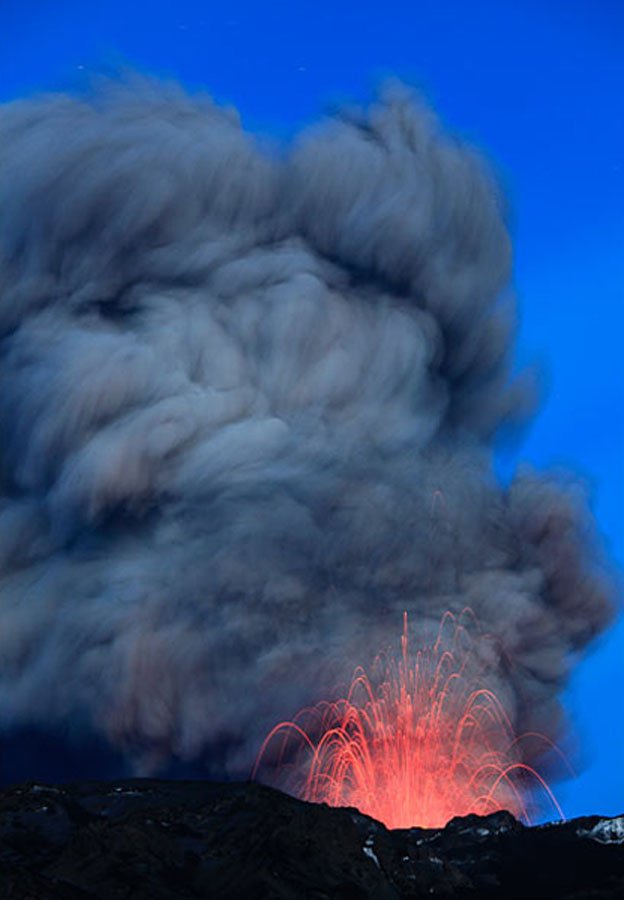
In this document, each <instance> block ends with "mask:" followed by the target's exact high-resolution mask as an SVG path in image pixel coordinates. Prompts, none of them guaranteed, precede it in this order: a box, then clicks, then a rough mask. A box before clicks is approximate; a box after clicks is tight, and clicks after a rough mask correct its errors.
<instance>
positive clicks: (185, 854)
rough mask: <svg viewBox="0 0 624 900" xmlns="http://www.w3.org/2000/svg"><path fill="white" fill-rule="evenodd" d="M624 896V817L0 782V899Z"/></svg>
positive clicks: (209, 787) (227, 788)
mask: <svg viewBox="0 0 624 900" xmlns="http://www.w3.org/2000/svg"><path fill="white" fill-rule="evenodd" d="M135 897H136V898H146V900H147V898H150V900H160V898H170V897H176V898H210V900H221V898H223V900H236V898H250V900H252V898H253V900H273V898H275V900H291V898H292V900H330V898H331V900H365V898H366V900H368V898H370V900H386V898H387V900H393V898H394V900H397V898H417V897H458V898H464V897H465V898H473V900H474V898H484V900H486V898H492V900H494V898H504V900H519V898H529V897H530V898H532V900H534V898H544V900H555V898H557V900H581V898H596V900H598V898H601V900H606V898H624V817H621V818H619V819H601V818H598V817H590V818H584V819H575V820H574V821H571V822H566V823H556V824H552V825H545V826H541V827H535V828H526V827H525V826H523V825H521V824H520V823H519V822H517V821H516V820H515V819H514V818H513V817H512V816H511V815H510V814H509V813H505V812H501V813H496V814H494V815H491V816H487V817H483V818H481V817H478V816H468V817H466V818H461V819H460V818H458V819H453V821H452V822H450V823H449V824H448V825H447V827H446V828H444V829H441V830H427V829H420V828H412V829H409V830H401V831H388V830H387V829H386V828H384V827H383V825H380V824H379V823H378V822H375V821H374V820H373V819H369V818H368V817H366V816H363V815H362V814H360V813H358V812H357V811H356V810H347V809H330V808H329V807H326V806H317V805H314V804H308V803H302V802H300V801H298V800H294V799H293V798H292V797H288V796H286V795H285V794H281V793H279V792H278V791H275V790H272V789H270V788H266V787H262V786H260V785H257V784H214V783H210V782H164V781H155V780H143V779H141V780H130V781H122V782H119V781H116V782H85V783H80V784H75V785H71V786H56V787H54V786H47V785H39V784H31V783H29V784H24V785H21V786H17V787H13V788H9V789H6V790H4V791H3V792H2V793H1V794H0V898H2V900H4V898H32V900H48V898H50V900H52V898H54V900H94V898H98V900H99V898H102V900H116V898H135Z"/></svg>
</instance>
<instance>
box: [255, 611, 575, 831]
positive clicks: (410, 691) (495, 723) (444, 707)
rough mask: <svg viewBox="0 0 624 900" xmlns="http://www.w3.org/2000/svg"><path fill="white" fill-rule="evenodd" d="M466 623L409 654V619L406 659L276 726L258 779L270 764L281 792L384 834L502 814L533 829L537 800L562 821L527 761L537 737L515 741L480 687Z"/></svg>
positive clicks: (450, 623)
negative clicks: (380, 827) (360, 818)
mask: <svg viewBox="0 0 624 900" xmlns="http://www.w3.org/2000/svg"><path fill="white" fill-rule="evenodd" d="M470 615H471V612H470V610H464V612H463V613H462V615H461V616H460V617H459V618H457V617H456V616H454V615H453V614H452V613H448V612H447V613H445V615H444V616H443V618H442V621H441V623H440V628H439V631H438V635H437V639H436V641H435V643H434V644H433V645H431V646H427V647H424V648H422V649H420V650H418V651H417V652H416V653H415V654H410V649H409V642H408V623H407V613H404V614H403V634H402V636H401V652H400V654H399V655H398V658H397V657H396V656H393V655H392V654H383V655H380V656H378V657H377V659H376V660H375V664H374V666H373V677H372V678H371V677H369V676H368V675H367V673H366V671H365V670H364V669H363V668H361V667H360V668H358V669H356V671H355V673H354V676H353V680H352V683H351V686H350V689H349V691H348V694H347V696H346V697H344V698H341V699H339V700H336V701H334V702H321V703H318V704H317V705H316V706H315V707H307V708H305V709H302V710H301V711H300V712H299V713H298V714H297V715H296V716H295V718H294V719H293V720H292V721H288V722H280V723H279V724H278V725H276V726H275V728H273V729H272V731H271V732H270V733H269V735H268V736H267V738H266V739H265V741H264V743H263V745H262V747H261V749H260V753H259V754H258V757H257V760H256V765H255V767H254V772H253V777H256V775H257V773H258V771H259V769H260V768H261V767H263V765H264V763H265V762H266V761H267V759H268V758H269V757H271V758H272V760H273V761H275V762H276V763H277V766H276V770H275V771H276V778H274V779H273V782H272V783H274V784H275V786H276V787H279V788H281V789H283V790H285V791H287V792H288V793H291V794H293V795H295V796H298V797H300V798H301V799H303V800H309V801H312V802H317V803H328V804H329V805H330V806H355V807H357V808H358V809H359V810H360V811H361V812H363V813H365V814H367V815H369V816H372V817H373V818H375V819H377V820H379V821H381V822H383V823H384V824H385V825H386V826H387V827H388V828H409V827H412V826H420V827H427V828H437V827H443V826H444V825H445V824H446V823H447V822H448V821H449V820H450V819H451V818H453V817H454V816H465V815H468V814H469V813H477V814H479V815H486V814H488V813H492V812H495V811H496V810H500V809H507V810H509V811H510V812H511V813H513V814H514V815H515V816H516V817H517V818H519V819H523V820H524V821H526V822H530V821H531V820H532V812H531V809H532V806H531V804H532V800H531V799H530V798H532V797H533V796H534V795H535V793H536V790H537V792H538V793H539V794H540V795H541V797H542V799H545V800H546V801H547V803H548V804H549V805H550V806H551V807H552V808H553V811H556V813H557V815H558V816H559V817H560V818H563V813H562V812H561V809H560V807H559V805H558V803H557V801H556V799H555V797H554V795H553V793H552V791H551V789H550V788H549V786H548V784H547V783H546V781H545V780H544V778H543V777H542V776H541V775H540V774H539V773H538V772H537V771H536V770H535V769H534V768H532V767H530V766H529V765H527V764H525V763H524V762H522V755H521V742H522V740H523V739H525V738H528V737H529V735H524V736H521V737H520V738H518V737H516V736H515V735H514V732H513V727H512V724H511V721H510V718H509V716H508V715H507V713H506V711H505V708H504V706H503V703H502V702H501V700H500V699H499V698H498V697H497V695H496V694H495V693H494V692H493V691H492V690H490V689H489V688H488V687H486V686H484V684H483V683H482V681H481V678H480V677H479V674H478V670H479V665H478V664H475V663H476V661H477V658H478V649H479V646H478V645H479V641H483V640H484V638H483V637H481V636H477V637H473V636H471V634H470V631H469V629H468V628H467V626H466V625H465V624H464V622H465V620H466V619H467V618H469V616H470ZM373 685H376V686H375V687H374V686H373ZM530 737H532V738H535V737H536V736H535V735H531V736H530ZM537 737H539V736H537ZM543 740H544V741H546V739H545V738H544V739H543ZM546 743H548V742H547V741H546Z"/></svg>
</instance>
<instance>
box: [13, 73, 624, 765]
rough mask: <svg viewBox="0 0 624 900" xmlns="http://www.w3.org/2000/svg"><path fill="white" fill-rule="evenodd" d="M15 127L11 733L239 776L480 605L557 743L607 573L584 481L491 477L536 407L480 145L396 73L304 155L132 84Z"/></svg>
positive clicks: (42, 109) (30, 111) (58, 105)
mask: <svg viewBox="0 0 624 900" xmlns="http://www.w3.org/2000/svg"><path fill="white" fill-rule="evenodd" d="M0 135H1V138H0V290H1V297H2V300H1V304H0V364H1V367H2V379H1V382H0V428H1V449H0V454H1V456H0V459H1V462H0V492H1V501H0V611H1V628H0V729H2V730H4V732H5V733H8V732H9V731H10V730H11V729H15V728H17V727H28V726H32V725H39V726H44V727H47V728H50V729H58V728H62V727H64V726H65V725H66V723H67V722H72V723H73V727H82V728H84V729H85V731H88V730H95V731H96V732H97V733H98V734H100V735H101V736H102V737H103V738H104V739H105V740H106V741H108V742H110V743H111V744H112V745H114V746H115V747H117V748H120V749H121V750H122V751H123V752H124V753H125V754H126V755H127V757H128V758H129V759H130V760H131V762H132V765H133V766H134V767H135V770H136V771H138V772H141V773H147V772H157V771H159V770H161V769H162V767H163V766H166V765H167V764H168V762H169V761H170V760H171V759H181V760H192V759H195V758H198V757H199V756H202V757H204V758H207V759H208V760H211V759H213V760H214V759H216V758H217V756H219V758H221V759H222V765H223V769H224V770H225V771H226V772H227V773H228V774H230V775H237V776H241V775H242V776H246V775H248V774H249V771H250V767H251V765H252V763H253V760H254V757H255V754H256V752H257V750H258V748H259V744H260V742H261V740H262V738H263V737H264V736H265V735H266V732H267V730H268V729H269V728H270V727H271V726H272V725H274V724H275V722H276V721H278V720H280V719H283V718H288V717H289V716H291V715H292V714H293V713H294V712H296V710H297V709H298V708H299V707H300V706H301V705H302V704H304V703H307V702H314V701H316V700H318V699H321V698H323V697H325V696H326V695H327V692H330V691H331V690H332V688H333V686H334V685H335V684H336V682H337V681H338V680H340V679H343V680H344V679H348V678H349V677H350V674H351V672H352V669H353V668H354V666H355V665H357V664H361V663H364V664H366V662H367V661H368V660H370V659H371V658H372V656H373V655H374V654H375V653H376V652H377V651H378V650H379V648H380V646H383V645H384V644H387V643H388V642H394V641H395V640H396V638H397V637H398V635H399V633H400V629H401V611H402V610H403V609H407V611H408V614H409V617H410V622H411V625H412V631H416V632H417V633H418V632H419V631H420V633H421V634H423V635H424V634H426V633H427V632H428V631H429V632H430V631H431V629H432V628H435V627H437V623H438V621H439V619H440V616H441V614H442V613H443V612H444V610H446V609H452V610H455V611H459V610H461V609H462V608H463V607H464V606H466V605H467V604H468V605H470V606H472V607H473V609H474V610H475V613H476V615H477V616H478V618H479V620H480V622H481V625H482V627H483V628H484V630H485V631H487V632H488V633H489V634H490V635H491V637H492V640H491V642H490V644H489V648H490V655H489V656H488V658H487V659H485V660H484V661H483V666H484V678H485V679H486V680H488V681H489V682H490V683H492V684H493V685H494V686H496V688H497V689H498V690H499V691H501V692H502V694H503V696H504V699H505V701H506V702H507V704H508V705H509V707H510V709H511V710H512V712H513V715H514V716H515V719H516V725H517V727H518V728H519V729H525V728H533V727H537V728H539V729H541V730H542V731H545V732H546V733H547V734H551V735H553V736H556V735H557V731H558V729H559V727H560V724H559V723H560V719H561V716H560V707H559V703H558V694H559V692H560V689H561V688H562V686H563V685H564V684H565V681H566V678H567V676H568V673H569V669H570V666H571V665H572V663H573V662H574V660H575V659H576V658H577V656H578V654H579V653H580V652H581V651H582V650H583V648H584V647H585V645H586V644H587V643H588V642H589V641H590V640H591V639H592V638H593V637H594V636H595V635H596V634H598V633H599V632H600V631H601V629H603V628H604V627H605V625H606V624H607V622H608V620H609V618H610V612H611V601H610V588H609V585H608V581H607V578H606V576H605V575H604V572H603V568H604V567H603V565H602V562H601V558H600V551H599V548H598V546H597V542H596V538H595V535H594V531H593V523H592V519H591V515H590V513H589V512H588V509H587V503H586V501H585V499H584V496H583V492H582V490H581V488H580V487H579V486H578V485H576V484H574V483H573V482H568V481H566V479H565V478H555V477H553V476H545V475H541V474H539V473H536V472H532V471H529V470H524V471H521V472H519V473H518V474H517V476H516V477H515V478H514V480H513V481H512V483H511V485H510V486H508V487H504V486H502V485H500V484H498V483H497V480H496V478H495V476H494V474H493V469H492V449H493V445H494V441H495V440H496V438H497V435H499V434H500V433H501V431H503V430H504V429H506V428H507V427H509V426H510V425H513V424H514V423H518V422H521V421H523V420H524V419H525V418H526V416H527V415H528V414H529V412H530V410H531V407H532V392H531V387H530V384H529V383H528V382H527V381H526V380H523V379H520V380H518V381H516V382H513V381H512V380H511V378H510V360H511V354H512V351H513V339H514V300H513V296H512V294H511V292H510V289H509V279H510V262H511V251H510V241H509V235H508V232H507V229H506V225H505V214H504V202H503V200H502V198H501V196H500V193H499V191H498V188H497V186H496V184H495V181H494V179H493V178H492V176H491V174H490V173H489V171H488V169H487V167H486V166H485V165H484V163H483V161H482V160H481V159H480V158H479V156H478V154H476V153H475V152H474V151H473V150H472V149H471V148H469V147H466V146H464V145H463V144H462V143H461V142H459V141H457V140H455V139H453V138H451V137H449V136H447V135H445V134H444V133H443V132H442V131H441V129H440V127H439V125H438V123H437V121H436V119H435V117H434V116H433V114H432V113H431V112H430V111H429V110H428V109H427V108H426V107H424V106H423V105H422V104H421V103H420V101H418V100H417V99H415V98H413V97H412V96H411V95H410V93H409V92H408V91H407V90H406V89H404V88H402V87H400V86H392V87H390V88H387V89H386V90H385V91H384V92H382V94H381V96H380V98H379V99H378V100H377V102H375V103H374V104H373V105H372V106H371V107H370V108H369V109H366V110H349V111H346V112H344V113H340V114H338V115H336V116H334V117H333V118H330V119H327V120H325V121H323V122H321V123H320V124H319V125H318V126H316V127H315V128H312V129H310V130H309V131H307V132H305V133H303V134H302V135H300V137H299V138H298V139H297V140H296V141H294V142H293V144H292V145H291V146H288V147H283V148H267V147H266V146H265V145H263V144H262V143H261V142H259V141H258V140H256V139H254V138H253V136H250V135H248V134H246V133H245V132H244V130H243V129H242V128H241V125H240V122H239V119H238V116H237V113H236V111H235V110H232V109H225V108H221V107H219V106H217V105H215V104H214V103H213V102H212V101H211V100H210V99H208V98H206V97H197V96H194V97H191V96H188V95H186V94H185V93H184V92H183V91H182V90H181V89H179V88H177V87H176V86H172V85H164V84H161V83H156V82H151V81H147V80H141V79H136V80H134V81H131V82H130V83H123V84H119V83H115V84H109V85H108V86H105V87H100V88H98V89H97V90H96V91H95V92H94V93H93V94H91V95H89V96H86V97H82V98H75V97H70V96H61V95H58V96H56V95H55V96H46V97H43V98H39V99H34V100H25V101H17V102H14V103H11V104H7V105H4V106H3V107H1V108H0ZM77 723H79V725H77ZM223 748H225V751H224V750H223ZM217 750H218V751H219V752H218V753H217Z"/></svg>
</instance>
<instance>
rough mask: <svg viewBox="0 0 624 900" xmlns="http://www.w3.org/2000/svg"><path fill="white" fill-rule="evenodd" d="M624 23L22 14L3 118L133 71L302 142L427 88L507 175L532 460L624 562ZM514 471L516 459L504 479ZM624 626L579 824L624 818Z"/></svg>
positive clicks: (607, 15) (13, 30)
mask: <svg viewBox="0 0 624 900" xmlns="http://www.w3.org/2000/svg"><path fill="white" fill-rule="evenodd" d="M623 41H624V6H623V5H622V4H621V3H620V2H618V0H547V2H538V0H523V2H520V0H517V2H513V0H473V2H471V3H466V2H464V0H409V2H407V0H384V2H370V0H369V2H366V0H364V2H363V0H358V2H355V0H342V2H332V3H330V2H323V0H320V2H319V0H314V2H313V0H288V2H286V0H279V2H278V0H268V2H265V3H260V2H254V0H229V2H228V3H227V4H223V5H220V4H216V3H209V2H200V0H176V2H170V0H153V2H151V3H146V2H145V0H134V2H133V3H128V2H124V3H122V2H120V0H108V2H106V3H104V2H100V0H93V2H84V0H82V2H77V0H62V2H61V3H59V2H58V0H55V2H52V0H3V2H2V3H0V99H1V100H8V99H11V98H13V97H17V96H21V95H25V94H29V93H32V92H33V91H36V90H40V89H46V90H48V89H52V88H66V87H72V86H75V85H78V84H80V83H81V81H82V79H83V78H84V77H85V73H86V72H87V71H89V70H92V69H94V68H95V69H102V68H105V69H110V68H116V67H118V66H119V65H120V64H128V65H130V66H133V67H136V68H139V69H144V70H147V71H149V72H153V73H157V74H163V75H166V76H172V77H175V78H177V79H179V80H181V81H182V82H184V83H185V84H187V85H189V86H191V87H203V88H205V89H206V90H208V91H209V92H210V93H212V94H213V95H214V96H215V97H216V98H217V99H218V100H223V101H227V102H231V103H234V104H235V105H236V106H237V107H238V108H239V110H240V111H241V113H242V116H243V121H244V123H245V124H246V126H247V128H249V129H251V130H258V131H263V132H267V133H270V134H273V135H278V136H287V135H289V134H291V133H292V132H293V131H295V130H296V129H297V128H298V127H299V126H300V125H301V124H302V123H305V122H308V121H311V120H313V119H315V118H316V117H317V116H318V114H319V112H320V111H322V110H323V108H324V107H326V106H327V104H328V103H333V102H334V101H336V100H341V99H344V98H356V99H364V98H366V97H369V96H370V94H371V92H372V89H373V88H374V86H375V85H376V84H377V83H378V81H379V80H380V78H382V77H383V76H385V75H390V74H392V75H398V76H399V77H401V78H403V79H405V80H407V81H409V82H410V83H412V84H416V85H418V86H419V87H420V88H421V89H422V90H423V91H424V92H425V94H426V95H427V96H428V97H429V98H430V99H431V100H432V101H433V103H434V105H435V106H436V108H437V109H438V111H439V113H440V114H441V116H442V118H443V119H444V121H445V122H446V123H447V125H448V126H449V127H451V128H452V129H453V130H455V131H458V132H460V133H461V134H463V135H464V136H467V137H468V138H469V139H470V140H471V141H473V142H475V143H477V144H478V145H479V146H480V147H481V148H483V149H484V150H485V152H486V153H487V154H488V155H489V157H490V158H491V159H492V160H493V162H494V164H495V166H496V168H497V170H498V172H499V175H500V176H501V178H502V180H503V183H504V184H505V186H506V189H507V192H508V195H509V197H510V200H511V206H512V210H513V217H512V223H513V232H514V239H515V246H516V267H515V279H516V287H517V291H518V294H519V296H520V301H521V312H522V327H521V334H520V347H519V360H521V361H537V362H538V363H540V364H541V365H543V366H544V371H545V375H544V386H545V399H544V403H543V408H542V411H541V413H540V415H539V417H538V418H537V420H536V422H535V423H534V424H533V426H532V428H531V431H530V433H529V434H528V435H527V436H526V440H525V441H524V443H523V445H522V447H521V448H520V449H519V450H517V451H514V454H515V456H514V459H515V458H517V457H518V456H521V457H522V458H524V459H528V460H530V461H531V462H533V463H535V464H536V465H538V466H539V467H544V466H548V465H550V464H556V463H565V464H566V465H569V466H571V467H572V468H573V469H574V470H575V471H576V472H578V473H580V474H581V475H583V476H585V477H587V478H588V479H589V482H590V484H591V487H592V490H593V496H594V508H595V511H596V515H597V517H598V521H599V524H600V528H601V531H602V533H603V535H604V537H605V541H606V545H607V550H608V553H609V554H610V555H611V557H612V558H615V560H616V561H617V562H618V564H619V565H620V566H621V565H622V563H624V416H623V415H622V413H621V411H620V412H619V413H618V409H620V410H621V407H622V397H623V396H624V365H623V362H622V331H623V326H624V305H623V301H624V254H623V253H622V238H624V219H623V217H622V208H623V200H624V161H623V158H622V157H623V150H624V117H623V116H622V100H621V98H622V95H623V89H624V53H622V47H623V46H624V43H623ZM512 462H513V460H511V459H509V458H506V459H502V460H501V470H502V471H503V472H504V471H505V470H506V469H508V467H509V466H510V464H512ZM623 651H624V623H623V622H622V621H621V620H620V622H619V624H618V625H616V627H614V628H612V630H611V631H610V632H609V634H608V635H606V636H605V637H603V638H602V639H601V641H600V642H599V644H598V645H597V646H596V647H595V648H594V649H593V652H592V653H591V654H590V656H589V657H588V658H587V659H586V660H584V661H583V662H582V663H581V664H580V665H579V666H578V668H577V671H576V674H575V676H574V679H573V682H572V684H571V687H570V689H569V693H568V708H569V710H570V712H571V714H572V717H573V719H574V721H575V723H576V727H577V733H578V737H579V744H580V751H579V754H578V756H579V759H580V762H581V774H580V776H579V777H578V778H577V779H576V780H574V781H570V782H569V783H567V784H564V785H560V786H559V787H558V789H557V792H558V796H559V798H560V800H561V803H562V806H563V808H564V811H565V813H566V814H567V815H568V816H573V815H580V814H583V813H602V814H617V813H621V812H623V811H624V766H623V765H622V763H623V762H624V692H623V691H622V687H621V685H622V669H623V662H624V652H623Z"/></svg>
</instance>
